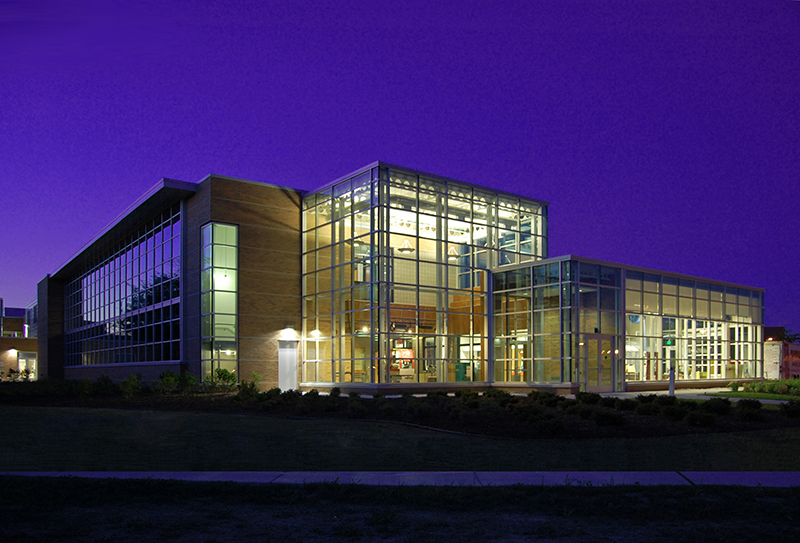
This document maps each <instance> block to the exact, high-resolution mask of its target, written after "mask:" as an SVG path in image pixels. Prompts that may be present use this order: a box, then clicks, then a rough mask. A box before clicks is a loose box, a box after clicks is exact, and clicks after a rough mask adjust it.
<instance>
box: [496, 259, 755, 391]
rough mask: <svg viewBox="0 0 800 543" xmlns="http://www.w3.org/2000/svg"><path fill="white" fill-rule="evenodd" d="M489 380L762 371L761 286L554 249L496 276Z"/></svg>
mask: <svg viewBox="0 0 800 543" xmlns="http://www.w3.org/2000/svg"><path fill="white" fill-rule="evenodd" d="M493 299H494V301H493V309H494V317H493V318H494V335H495V339H494V356H495V362H494V369H495V371H494V379H495V381H496V382H520V383H560V382H563V383H567V382H572V383H579V384H581V386H582V388H585V389H587V390H596V391H603V390H607V391H611V390H623V383H625V382H627V383H631V382H647V381H666V380H668V379H669V373H670V369H674V371H675V379H676V380H698V379H735V378H754V377H761V376H762V372H763V368H762V361H763V356H762V353H761V345H762V343H761V342H762V339H763V338H762V334H763V322H764V321H763V311H764V308H763V302H764V296H763V291H761V290H759V289H751V288H745V287H741V286H737V285H730V284H726V283H718V282H711V281H706V280H702V279H698V278H694V277H689V276H680V275H676V274H669V275H668V274H662V273H653V272H651V271H649V270H647V271H646V270H642V269H638V268H633V269H632V268H628V267H623V266H620V265H618V264H612V263H605V262H599V261H592V260H589V259H576V258H575V257H569V256H568V257H561V258H558V259H552V261H550V262H545V263H539V264H536V265H532V266H525V267H521V266H518V267H516V269H511V270H508V271H498V272H496V273H495V274H494V278H493Z"/></svg>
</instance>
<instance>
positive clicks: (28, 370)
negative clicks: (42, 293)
mask: <svg viewBox="0 0 800 543" xmlns="http://www.w3.org/2000/svg"><path fill="white" fill-rule="evenodd" d="M36 350H37V340H36V338H35V336H33V337H31V335H30V334H29V327H28V325H27V324H26V313H25V309H23V308H19V307H5V306H4V304H3V299H2V298H0V381H22V380H31V381H33V380H36V379H37V377H38V369H37V356H36Z"/></svg>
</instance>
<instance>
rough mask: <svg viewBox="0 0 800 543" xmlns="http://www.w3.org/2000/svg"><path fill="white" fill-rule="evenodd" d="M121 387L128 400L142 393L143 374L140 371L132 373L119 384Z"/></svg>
mask: <svg viewBox="0 0 800 543" xmlns="http://www.w3.org/2000/svg"><path fill="white" fill-rule="evenodd" d="M119 387H120V389H122V395H123V396H125V398H127V399H128V400H130V399H131V398H133V397H134V396H137V395H139V394H141V392H142V376H141V375H139V374H138V373H136V374H134V373H132V374H130V375H128V376H127V377H126V378H125V379H123V380H122V382H121V383H120V385H119Z"/></svg>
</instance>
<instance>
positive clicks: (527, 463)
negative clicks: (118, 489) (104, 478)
mask: <svg viewBox="0 0 800 543" xmlns="http://www.w3.org/2000/svg"><path fill="white" fill-rule="evenodd" d="M0 420H2V421H3V439H2V440H0V465H2V466H3V469H4V470H11V471H30V470H34V471H36V470H38V471H53V470H56V471H73V470H75V471H78V470H96V471H107V470H108V471H116V470H124V471H128V470H131V471H154V470H158V471H195V470H199V471H204V470H214V471H271V470H362V471H381V470H384V471H406V470H416V471H426V470H430V471H437V470H485V471H493V470H497V471H504V470H508V471H539V470H551V471H560V470H603V471H605V470H609V471H612V470H632V471H635V470H657V471H669V470H689V471H692V470H697V471H702V470H719V471H728V470H730V471H736V470H742V471H746V470H759V471H770V470H777V471H785V470H796V469H798V454H800V453H799V452H798V451H800V429H796V428H794V429H783V430H767V431H759V432H740V433H733V434H724V433H718V434H704V435H689V436H669V437H660V438H638V439H590V440H568V439H544V440H510V439H497V438H487V437H478V436H464V435H458V434H453V433H447V432H438V431H431V430H424V429H420V428H416V427H412V426H408V425H400V424H393V423H388V422H370V421H358V420H330V419H328V420H308V419H290V418H282V417H275V416H264V415H250V414H230V413H197V412H174V411H141V410H124V409H105V408H61V407H22V406H2V407H0Z"/></svg>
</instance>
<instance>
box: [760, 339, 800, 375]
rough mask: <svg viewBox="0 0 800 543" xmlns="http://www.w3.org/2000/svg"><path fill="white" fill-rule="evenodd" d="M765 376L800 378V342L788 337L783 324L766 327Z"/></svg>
mask: <svg viewBox="0 0 800 543" xmlns="http://www.w3.org/2000/svg"><path fill="white" fill-rule="evenodd" d="M764 335H765V336H766V338H765V339H764V377H765V378H766V379H800V344H798V343H794V342H793V341H792V340H794V339H795V338H796V336H795V335H794V334H792V336H793V337H787V330H786V328H784V327H782V326H768V327H765V328H764Z"/></svg>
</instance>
